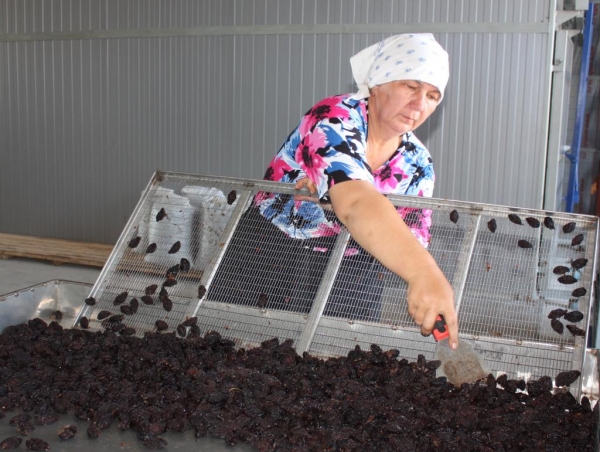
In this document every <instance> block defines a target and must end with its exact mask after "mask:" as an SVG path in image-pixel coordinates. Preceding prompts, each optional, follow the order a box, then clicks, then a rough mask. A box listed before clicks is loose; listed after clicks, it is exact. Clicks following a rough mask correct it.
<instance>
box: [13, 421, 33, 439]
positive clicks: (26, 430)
mask: <svg viewBox="0 0 600 452" xmlns="http://www.w3.org/2000/svg"><path fill="white" fill-rule="evenodd" d="M34 430H35V426H34V425H33V424H31V423H29V422H19V423H18V424H17V432H19V434H20V435H22V436H27V435H29V434H30V433H31V432H33V431H34Z"/></svg>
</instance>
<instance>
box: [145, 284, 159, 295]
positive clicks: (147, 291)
mask: <svg viewBox="0 0 600 452" xmlns="http://www.w3.org/2000/svg"><path fill="white" fill-rule="evenodd" d="M156 289H158V285H156V284H152V285H150V286H148V287H146V288H145V289H144V293H145V294H146V295H154V294H155V293H156Z"/></svg>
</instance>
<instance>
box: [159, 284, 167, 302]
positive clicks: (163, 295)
mask: <svg viewBox="0 0 600 452" xmlns="http://www.w3.org/2000/svg"><path fill="white" fill-rule="evenodd" d="M168 296H169V292H167V289H165V287H164V286H163V287H161V289H160V292H159V293H158V299H159V300H160V301H162V300H163V298H165V297H168Z"/></svg>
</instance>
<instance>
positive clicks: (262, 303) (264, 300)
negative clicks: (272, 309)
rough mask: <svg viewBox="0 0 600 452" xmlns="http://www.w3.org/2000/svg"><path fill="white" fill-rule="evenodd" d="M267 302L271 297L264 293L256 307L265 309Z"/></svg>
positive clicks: (259, 297)
mask: <svg viewBox="0 0 600 452" xmlns="http://www.w3.org/2000/svg"><path fill="white" fill-rule="evenodd" d="M267 301H269V297H268V296H267V294H266V293H264V292H263V293H261V294H260V295H259V296H258V303H257V304H256V305H257V306H258V307H259V308H264V307H265V306H266V305H267Z"/></svg>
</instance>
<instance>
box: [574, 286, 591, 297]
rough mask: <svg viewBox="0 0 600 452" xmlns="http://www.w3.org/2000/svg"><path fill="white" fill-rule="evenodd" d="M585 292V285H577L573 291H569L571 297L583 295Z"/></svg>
mask: <svg viewBox="0 0 600 452" xmlns="http://www.w3.org/2000/svg"><path fill="white" fill-rule="evenodd" d="M586 293H587V290H586V288H585V287H578V288H577V289H575V290H574V291H573V292H571V296H572V297H583V296H584V295H585V294H586Z"/></svg>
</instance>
